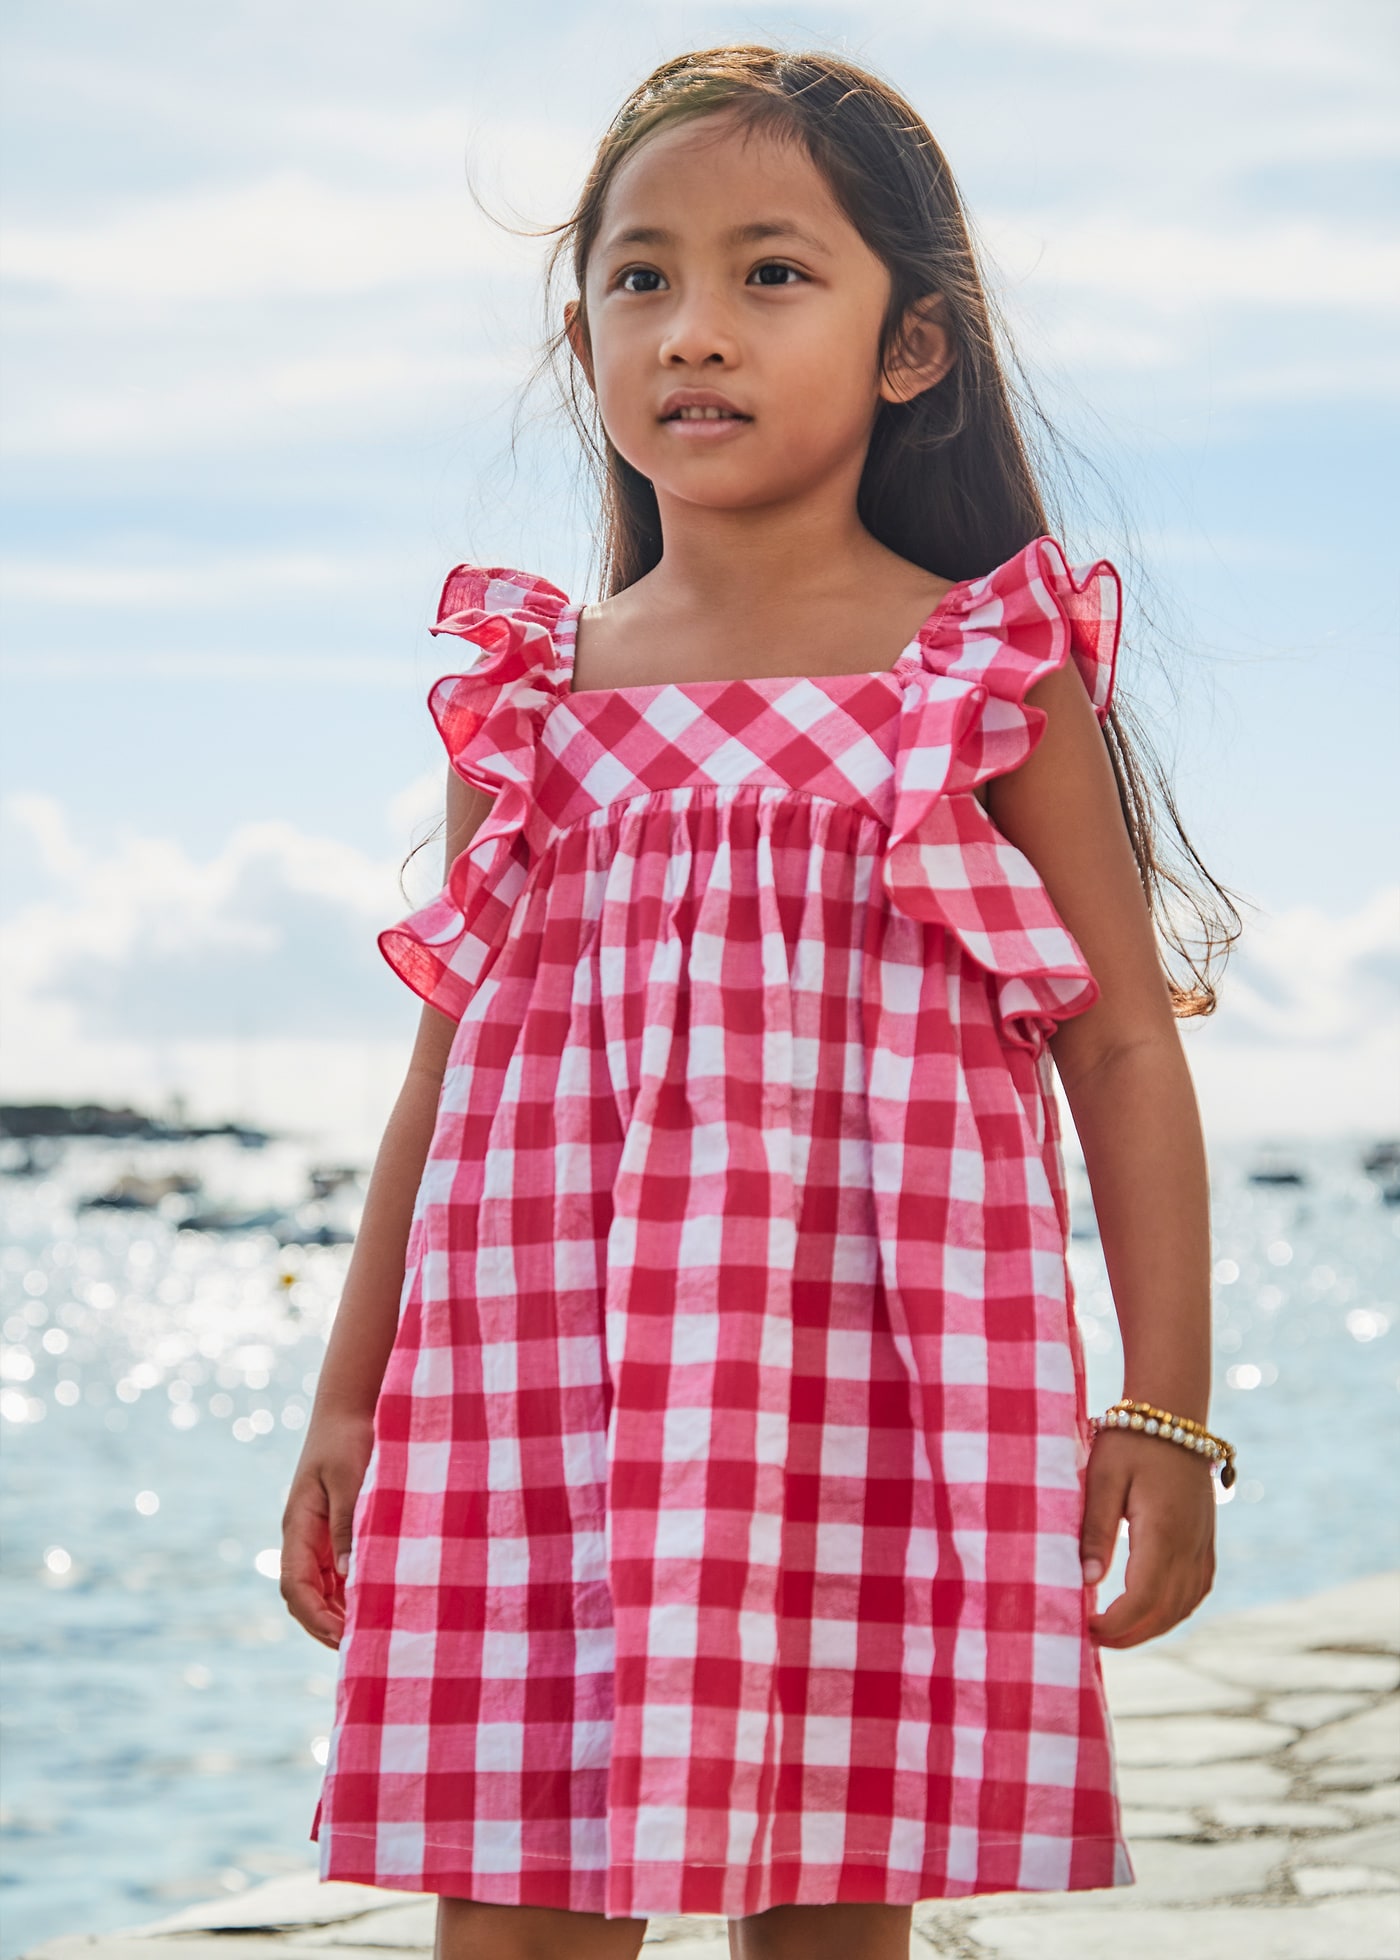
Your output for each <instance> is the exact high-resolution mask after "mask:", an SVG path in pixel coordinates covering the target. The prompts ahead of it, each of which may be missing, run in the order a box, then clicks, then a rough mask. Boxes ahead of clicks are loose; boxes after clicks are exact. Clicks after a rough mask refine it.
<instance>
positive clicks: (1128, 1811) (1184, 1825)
mask: <svg viewBox="0 0 1400 1960" xmlns="http://www.w3.org/2000/svg"><path fill="white" fill-rule="evenodd" d="M1123 1829H1124V1831H1125V1832H1126V1833H1127V1836H1128V1841H1129V1843H1130V1844H1136V1843H1137V1842H1138V1840H1139V1839H1140V1838H1197V1837H1204V1836H1205V1835H1206V1832H1205V1830H1204V1829H1203V1828H1202V1825H1201V1820H1200V1818H1199V1817H1198V1816H1197V1815H1196V1813H1195V1812H1194V1811H1193V1810H1140V1809H1138V1808H1136V1807H1135V1806H1134V1805H1132V1804H1124V1806H1123Z"/></svg>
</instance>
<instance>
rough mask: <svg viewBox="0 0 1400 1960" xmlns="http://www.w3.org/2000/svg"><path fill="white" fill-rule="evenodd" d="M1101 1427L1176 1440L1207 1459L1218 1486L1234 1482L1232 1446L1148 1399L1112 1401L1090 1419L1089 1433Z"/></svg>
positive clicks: (1183, 1446)
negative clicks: (1217, 1477) (1112, 1402)
mask: <svg viewBox="0 0 1400 1960" xmlns="http://www.w3.org/2000/svg"><path fill="white" fill-rule="evenodd" d="M1105 1429H1136V1430H1139V1431H1141V1433H1142V1434H1143V1435H1144V1436H1160V1437H1161V1438H1162V1440H1163V1441H1164V1442H1167V1443H1180V1444H1181V1446H1182V1448H1183V1449H1187V1450H1196V1451H1198V1452H1199V1453H1200V1455H1202V1456H1204V1457H1207V1458H1209V1460H1210V1465H1211V1468H1212V1469H1213V1470H1218V1472H1219V1475H1220V1484H1221V1488H1222V1489H1224V1490H1229V1488H1230V1486H1231V1485H1232V1484H1233V1483H1234V1481H1235V1446H1234V1444H1233V1443H1227V1442H1226V1441H1225V1439H1224V1437H1222V1436H1212V1435H1211V1433H1210V1431H1209V1430H1208V1429H1207V1428H1206V1427H1205V1426H1204V1425H1203V1424H1202V1423H1199V1422H1192V1421H1191V1419H1190V1417H1189V1416H1174V1415H1172V1414H1171V1413H1170V1412H1169V1411H1168V1410H1166V1409H1154V1408H1153V1406H1152V1404H1151V1403H1150V1402H1129V1401H1123V1402H1115V1403H1114V1405H1113V1407H1112V1408H1111V1409H1106V1410H1105V1411H1104V1413H1103V1414H1102V1415H1101V1416H1097V1417H1094V1418H1091V1420H1090V1423H1089V1433H1090V1435H1091V1436H1098V1435H1099V1434H1100V1433H1101V1432H1102V1431H1103V1430H1105Z"/></svg>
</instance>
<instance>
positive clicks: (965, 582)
mask: <svg viewBox="0 0 1400 1960" xmlns="http://www.w3.org/2000/svg"><path fill="white" fill-rule="evenodd" d="M973 583H974V581H973V580H972V579H958V580H956V581H955V582H954V584H952V585H950V586H949V587H948V590H947V591H946V592H945V593H944V594H943V597H942V598H941V599H940V600H939V601H938V604H937V605H936V606H935V607H934V608H933V610H932V612H930V613H929V615H928V617H927V618H926V619H925V620H924V622H923V624H922V625H921V626H920V627H919V628H918V629H917V631H916V632H915V634H914V637H913V639H911V640H910V641H908V642H907V644H906V645H905V646H904V647H903V648H902V649H901V650H900V652H899V653H898V654H897V655H896V656H895V659H894V661H893V663H892V664H891V665H890V666H888V667H875V668H862V669H860V670H858V671H857V672H855V673H849V674H758V675H742V674H741V675H738V676H733V677H731V676H728V675H725V676H719V677H712V678H710V679H707V680H694V681H633V682H630V683H624V684H622V685H621V686H618V687H585V688H577V689H576V688H575V686H574V651H575V648H576V646H577V644H578V621H579V615H580V613H582V611H583V609H584V607H585V606H586V605H588V604H590V603H591V602H590V601H589V600H587V599H580V600H577V601H574V600H570V602H569V603H568V605H566V606H563V607H561V609H560V611H559V615H558V618H557V619H556V621H555V628H554V637H555V647H556V651H557V653H558V656H559V659H558V665H559V672H560V678H561V682H562V686H561V688H560V693H561V696H562V698H563V699H564V700H566V701H587V700H589V699H590V698H592V697H594V696H596V697H598V698H599V699H602V700H612V699H626V698H627V697H628V696H629V695H641V694H660V693H662V692H663V691H664V690H665V689H666V688H668V687H671V688H676V689H677V690H678V691H679V692H680V693H682V694H689V693H691V692H693V691H694V690H696V689H700V690H702V691H705V692H713V691H716V690H719V689H723V688H726V687H758V688H763V687H792V686H795V685H796V684H797V683H799V682H802V681H806V682H807V683H808V685H809V686H812V687H817V688H824V687H826V686H828V685H829V684H830V683H831V682H833V681H836V682H852V681H872V680H894V681H900V680H902V678H903V673H904V670H905V668H906V667H914V666H919V665H922V659H923V648H924V641H925V639H926V638H927V636H928V635H929V633H930V632H931V631H932V630H933V628H934V626H935V624H936V623H937V621H938V620H939V618H940V617H941V615H942V614H943V612H944V611H945V610H946V608H947V607H948V605H949V604H950V602H951V601H952V600H953V598H954V597H955V596H956V595H957V594H958V593H959V592H962V591H964V590H965V589H966V588H967V587H968V586H969V585H971V584H973Z"/></svg>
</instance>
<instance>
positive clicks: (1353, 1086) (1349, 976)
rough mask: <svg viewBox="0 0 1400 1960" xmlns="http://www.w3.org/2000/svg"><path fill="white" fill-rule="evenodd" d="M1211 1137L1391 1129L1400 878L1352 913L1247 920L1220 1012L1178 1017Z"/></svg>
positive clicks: (1396, 1084)
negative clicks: (1192, 1018)
mask: <svg viewBox="0 0 1400 1960" xmlns="http://www.w3.org/2000/svg"><path fill="white" fill-rule="evenodd" d="M1182 1039H1183V1045H1184V1047H1185V1051H1186V1055H1187V1058H1188V1060H1189V1062H1190V1064H1191V1071H1192V1076H1193V1079H1194V1081H1195V1084H1196V1090H1197V1095H1198V1098H1199V1101H1200V1105H1201V1110H1202V1115H1203V1120H1204V1122H1205V1126H1206V1131H1207V1134H1208V1135H1214V1136H1219V1137H1222V1138H1223V1137H1259V1136H1264V1135H1278V1136H1295V1137H1301V1136H1309V1135H1322V1134H1338V1133H1341V1132H1353V1133H1357V1132H1359V1133H1363V1134H1373V1135H1374V1134H1376V1133H1384V1134H1390V1135H1393V1134H1394V1132H1395V1128H1396V1111H1397V1109H1400V886H1394V885H1391V886H1385V887H1383V888H1382V889H1380V890H1379V891H1377V892H1375V893H1374V894H1373V895H1372V897H1371V898H1370V899H1369V900H1368V901H1367V902H1366V903H1365V904H1364V905H1362V906H1360V907H1358V909H1357V910H1356V911H1354V912H1351V913H1341V914H1336V913H1328V912H1324V911H1323V910H1322V909H1321V908H1320V907H1318V906H1313V905H1299V906H1293V907H1290V908H1289V909H1288V910H1286V911H1281V912H1277V913H1274V914H1272V915H1269V916H1266V917H1263V918H1260V919H1254V920H1250V921H1249V922H1248V923H1247V925H1246V930H1245V934H1244V937H1243V938H1242V940H1241V941H1240V942H1239V943H1238V944H1237V946H1236V947H1235V949H1234V951H1233V952H1232V953H1231V955H1230V959H1229V961H1228V963H1227V966H1226V970H1225V974H1224V977H1223V980H1222V982H1221V984H1220V1000H1219V1006H1218V1008H1217V1011H1216V1013H1215V1014H1214V1015H1213V1016H1211V1017H1209V1018H1208V1019H1206V1020H1203V1021H1195V1022H1192V1021H1188V1022H1184V1023H1182Z"/></svg>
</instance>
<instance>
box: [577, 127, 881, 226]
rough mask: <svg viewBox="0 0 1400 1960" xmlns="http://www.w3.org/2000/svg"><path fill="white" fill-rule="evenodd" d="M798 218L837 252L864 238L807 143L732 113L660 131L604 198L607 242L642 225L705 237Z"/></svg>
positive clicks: (624, 166) (621, 168)
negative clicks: (752, 124)
mask: <svg viewBox="0 0 1400 1960" xmlns="http://www.w3.org/2000/svg"><path fill="white" fill-rule="evenodd" d="M775 215H777V216H779V217H782V218H787V219H791V220H792V221H793V222H794V224H796V225H798V226H800V227H801V228H802V229H803V230H804V231H806V232H808V233H809V234H815V236H816V238H817V239H819V240H820V241H821V242H823V243H824V244H826V245H827V247H828V249H830V250H831V251H833V252H838V251H842V250H849V249H850V248H851V247H852V245H855V246H860V245H862V244H863V243H864V241H863V240H862V239H861V238H860V234H859V233H858V232H857V231H856V230H855V228H854V227H853V226H852V224H851V222H850V220H849V219H848V218H847V217H846V215H845V213H844V212H843V211H842V209H841V207H840V205H839V204H838V203H837V201H836V199H835V196H834V195H833V193H832V190H831V186H830V185H829V184H828V182H827V180H826V178H825V176H823V174H822V172H821V171H820V170H819V169H818V167H817V165H816V164H815V163H813V161H812V159H811V157H810V156H809V155H808V153H807V150H806V147H805V145H804V144H803V143H802V142H801V141H800V140H799V139H798V138H797V137H796V136H793V135H789V134H788V133H786V132H783V131H778V130H773V129H765V128H763V127H761V126H759V127H745V125H744V124H743V123H742V121H740V120H739V119H738V118H737V117H735V116H733V115H726V114H724V113H723V112H722V111H720V112H716V113H714V114H712V115H701V116H690V117H687V118H685V120H684V121H681V122H678V123H672V124H669V125H668V126H666V127H664V128H662V129H659V130H658V131H657V132H656V133H655V135H653V136H648V137H646V138H644V139H643V141H642V142H641V143H639V144H638V146H637V148H636V149H635V150H633V151H632V153H631V155H630V156H627V157H625V158H624V159H623V161H622V163H621V164H620V165H619V166H618V168H617V170H616V172H615V173H614V175H613V178H612V181H611V183H610V184H609V185H608V190H607V194H606V196H605V198H604V201H603V210H602V214H601V222H600V224H599V228H598V243H599V246H600V248H601V249H603V250H607V249H608V246H609V244H610V243H611V241H612V240H613V239H614V237H615V235H616V234H617V233H618V232H620V231H630V230H632V229H634V228H637V227H649V228H654V229H656V230H664V231H666V232H668V233H670V234H671V235H672V236H673V237H675V238H677V239H679V240H682V241H693V242H695V243H703V242H705V241H706V240H707V239H708V238H711V237H718V236H719V234H721V233H729V232H731V231H732V230H733V229H734V228H735V227H738V226H742V225H743V224H744V223H745V222H746V221H751V220H753V219H755V218H759V217H761V218H764V219H771V218H772V217H774V216H775Z"/></svg>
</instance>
